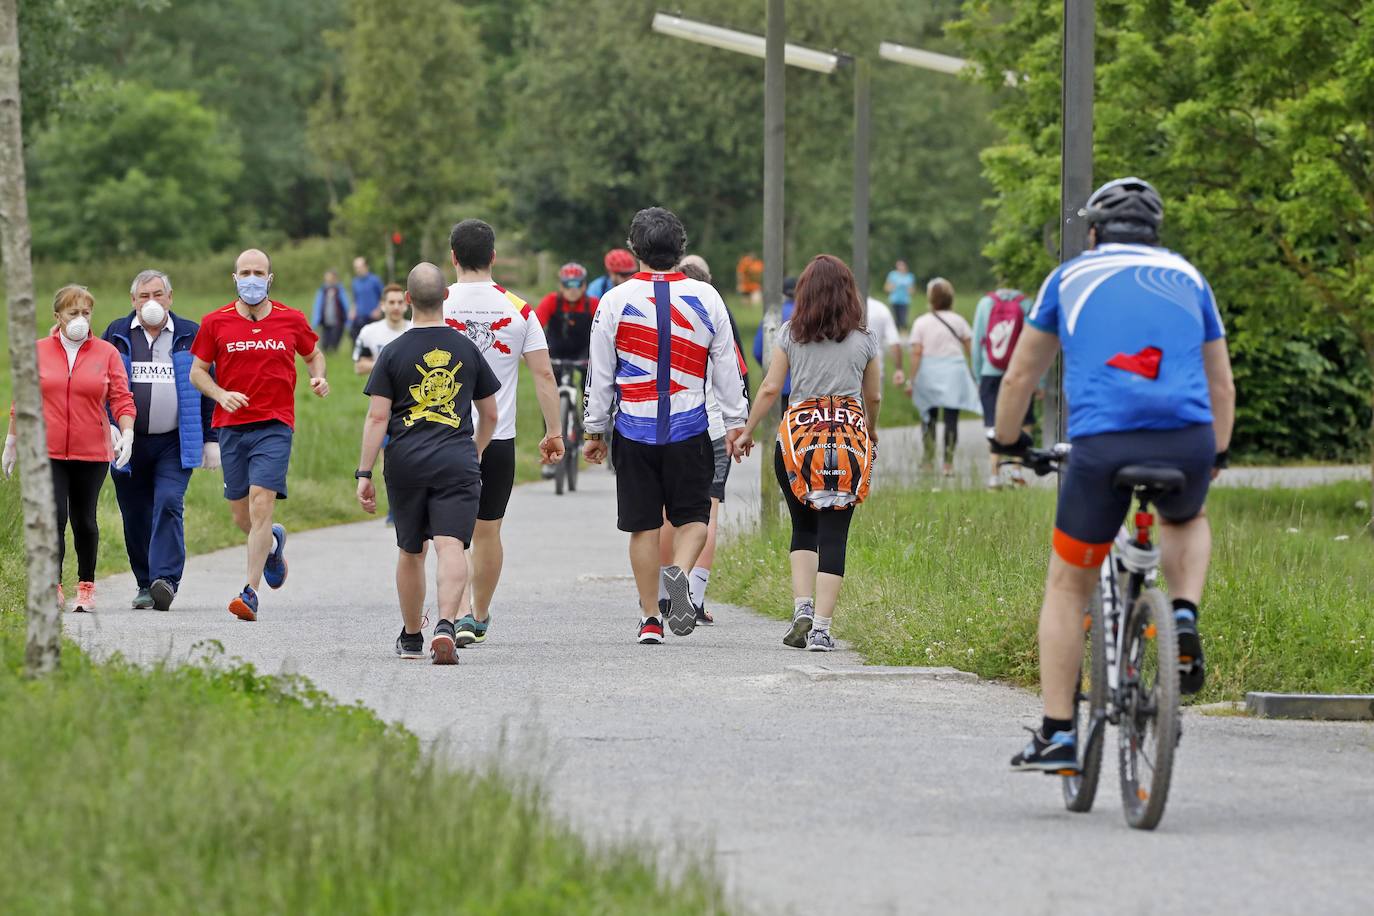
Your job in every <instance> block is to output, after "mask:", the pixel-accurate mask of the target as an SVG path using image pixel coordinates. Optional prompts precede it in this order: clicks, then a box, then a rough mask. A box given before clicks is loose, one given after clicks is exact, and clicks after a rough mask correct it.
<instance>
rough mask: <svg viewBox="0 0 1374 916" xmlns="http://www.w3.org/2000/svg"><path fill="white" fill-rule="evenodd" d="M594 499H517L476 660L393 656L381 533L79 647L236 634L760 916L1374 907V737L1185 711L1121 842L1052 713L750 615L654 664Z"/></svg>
mask: <svg viewBox="0 0 1374 916" xmlns="http://www.w3.org/2000/svg"><path fill="white" fill-rule="evenodd" d="M754 479H755V478H754V477H753V475H752V474H741V475H739V476H738V478H737V479H736V485H737V486H738V487H740V488H741V489H743V490H746V491H747V490H748V488H749V486H750V485H751V483H752V482H753V480H754ZM583 482H584V488H583V490H582V491H580V492H578V493H577V494H574V495H570V496H566V497H561V498H559V497H555V496H554V495H553V493H552V487H551V486H549V485H535V486H529V487H523V488H520V489H519V490H518V491H517V493H516V495H515V498H514V500H513V501H512V504H511V509H510V515H509V517H508V522H507V527H506V544H507V561H506V575H505V581H504V583H503V585H502V588H501V591H500V592H499V593H498V596H497V604H496V607H495V611H494V623H493V628H492V632H491V636H490V638H489V640H488V642H487V643H486V644H485V645H483V646H479V647H475V648H472V649H468V650H465V651H464V652H463V653H462V662H461V664H460V665H459V666H457V667H456V668H436V667H433V666H431V665H429V664H427V663H418V662H403V661H401V660H399V659H397V658H396V657H395V655H394V654H393V653H392V643H393V641H394V639H395V636H396V633H397V631H398V627H399V623H398V617H399V615H398V612H397V610H396V605H395V596H394V591H393V585H392V569H393V560H394V547H393V543H394V542H393V541H392V540H391V532H390V531H389V530H388V529H386V528H384V527H383V526H382V525H381V523H380V522H375V521H374V522H368V523H362V524H356V525H348V526H342V527H337V528H332V529H327V530H323V531H317V532H311V533H299V534H293V535H292V536H291V538H290V542H289V545H288V554H287V555H288V558H289V561H290V570H291V571H290V578H289V580H288V582H287V584H286V587H285V588H284V589H283V590H282V591H280V592H269V593H266V594H265V595H264V597H263V607H262V617H261V619H260V621H259V622H258V623H255V624H248V623H241V622H239V621H237V620H235V619H233V618H232V617H231V616H230V615H229V613H228V611H227V610H225V604H226V602H227V601H228V599H229V598H230V596H231V595H232V594H234V593H235V592H236V591H237V589H238V587H239V585H240V583H241V579H240V568H241V563H242V556H243V553H242V550H241V549H239V550H230V551H223V552H220V553H216V554H211V555H207V556H204V557H199V558H195V559H193V560H192V561H191V563H190V566H189V568H188V569H187V574H186V582H185V585H184V587H183V590H182V594H181V596H180V597H179V599H178V602H177V606H176V608H175V609H174V610H173V612H172V613H170V614H158V613H156V612H153V611H131V610H127V609H119V608H117V607H116V604H117V603H119V601H117V599H125V598H127V597H131V596H132V592H133V584H132V581H131V579H130V578H129V577H128V576H117V577H114V578H111V579H109V580H106V581H104V582H103V583H102V584H101V601H102V607H103V608H104V610H102V611H101V612H100V613H99V614H97V615H93V616H90V617H84V616H78V615H69V616H68V617H67V618H66V623H67V630H68V633H69V634H70V635H72V636H73V637H75V638H77V639H78V640H80V641H81V642H82V643H83V644H85V645H86V646H88V647H89V648H91V649H92V650H94V651H95V652H97V653H98V654H99V653H108V652H113V651H121V652H124V653H125V654H126V655H128V656H130V657H132V658H135V659H138V660H140V661H153V660H156V659H160V658H166V657H171V658H173V659H176V658H182V657H185V656H186V655H187V653H188V652H190V651H191V648H192V646H193V645H194V644H195V643H196V642H198V641H200V640H205V639H217V640H219V641H221V642H222V643H223V645H224V648H225V650H226V652H227V653H228V654H229V655H231V656H239V657H242V658H244V659H248V660H250V661H252V662H254V663H255V664H257V665H258V666H259V667H260V668H261V669H262V670H265V671H270V672H275V671H282V670H285V671H290V672H298V673H301V674H304V675H306V676H308V677H310V678H311V679H312V680H313V681H314V682H315V683H316V684H318V685H319V686H320V687H322V688H324V689H325V690H328V691H329V692H330V693H332V694H333V695H334V696H336V697H338V698H340V699H342V700H345V701H353V700H359V701H362V702H364V703H366V704H367V705H369V706H371V707H372V708H374V709H375V710H377V711H378V712H379V713H380V714H381V715H382V716H383V717H385V718H387V719H389V720H398V721H401V722H403V723H404V724H405V725H406V726H407V727H409V728H411V729H412V730H414V731H415V732H416V733H418V734H419V735H421V736H423V737H424V738H426V739H433V740H435V741H437V742H439V743H440V744H441V746H442V747H444V748H445V750H446V752H447V753H449V754H450V755H451V756H452V757H453V758H454V759H456V760H458V761H461V762H464V763H471V764H475V765H481V764H484V763H488V762H490V761H492V760H495V759H498V758H499V759H500V760H501V761H502V764H501V765H502V766H505V767H507V768H510V769H518V770H520V771H521V772H524V773H533V774H537V775H539V776H541V777H542V778H543V779H544V780H545V784H546V786H547V788H548V789H549V792H550V797H551V800H552V804H553V806H554V808H555V810H556V811H558V812H559V813H560V814H562V815H563V816H565V817H567V818H569V819H570V820H571V821H572V822H573V823H574V824H575V825H576V826H577V827H578V828H579V829H580V830H582V831H583V832H584V833H585V834H587V835H589V836H592V837H598V838H621V839H623V838H625V837H627V836H636V837H650V838H653V839H654V840H656V841H657V842H658V843H659V844H660V845H661V846H662V847H663V848H665V849H667V850H668V852H667V853H665V859H667V861H668V862H669V863H670V864H671V862H672V861H674V858H673V857H674V855H675V854H676V853H675V852H674V850H681V849H686V850H689V851H691V852H693V853H695V854H698V855H706V856H711V855H713V856H714V858H715V861H716V863H717V864H718V866H719V868H720V871H721V873H722V874H723V875H724V877H725V880H726V881H727V883H728V886H729V888H730V890H731V892H732V893H733V894H734V895H736V897H737V899H738V900H739V901H740V902H741V903H742V904H743V905H744V906H745V907H746V908H748V909H750V910H753V911H756V912H766V913H789V912H790V913H799V914H812V913H815V914H832V913H833V914H884V913H938V914H947V913H979V914H981V913H993V914H998V916H1003V914H1008V913H1015V914H1042V913H1043V914H1054V916H1066V914H1080V913H1081V914H1097V913H1103V912H1114V913H1122V914H1150V913H1187V914H1190V916H1195V914H1237V913H1245V914H1261V913H1266V914H1267V913H1292V914H1310V913H1321V914H1347V913H1348V914H1368V913H1370V912H1371V910H1374V869H1371V868H1370V861H1371V856H1372V855H1374V726H1371V725H1368V724H1319V723H1305V722H1276V721H1261V720H1248V719H1241V718H1221V717H1212V716H1203V715H1199V714H1194V713H1188V714H1187V715H1186V716H1185V723H1186V724H1185V729H1186V732H1185V737H1184V740H1183V744H1182V747H1181V750H1180V754H1179V757H1178V762H1177V768H1176V776H1175V782H1174V787H1173V791H1172V793H1171V797H1170V802H1169V808H1168V812H1167V814H1166V815H1165V819H1164V822H1163V824H1162V825H1161V828H1160V829H1159V830H1158V831H1157V832H1155V833H1153V834H1146V833H1139V832H1135V831H1132V830H1130V829H1129V828H1127V827H1126V826H1125V824H1124V822H1123V820H1122V818H1121V814H1120V801H1119V794H1118V792H1117V789H1116V783H1115V780H1114V777H1113V775H1112V774H1113V771H1110V770H1109V771H1108V775H1107V776H1106V777H1104V780H1103V784H1102V788H1101V790H1100V793H1099V796H1098V806H1097V809H1096V810H1095V811H1094V812H1093V813H1091V814H1089V815H1071V814H1069V813H1067V812H1065V811H1064V809H1063V806H1062V804H1061V802H1060V795H1059V786H1058V782H1057V780H1054V779H1050V778H1046V777H1042V776H1038V775H1019V774H1012V773H1010V772H1008V771H1007V770H1006V761H1007V759H1008V758H1009V757H1010V756H1011V754H1012V753H1013V752H1015V751H1016V750H1017V749H1018V748H1019V747H1020V745H1021V744H1022V742H1023V740H1024V738H1025V733H1024V732H1022V731H1021V728H1020V727H1021V726H1023V725H1032V724H1034V723H1036V721H1037V715H1038V703H1037V701H1036V698H1035V697H1034V696H1033V695H1032V694H1030V693H1027V692H1025V691H1022V690H1018V689H1014V688H1011V687H1007V686H1004V685H1000V684H993V683H953V682H949V681H941V682H935V681H917V682H905V683H895V684H894V683H872V682H855V681H849V682H812V681H809V680H806V679H804V678H802V677H800V676H798V675H797V674H795V673H791V672H789V670H788V666H790V665H796V664H800V663H810V662H816V661H824V662H826V663H829V664H856V663H858V661H859V660H858V658H857V657H856V656H855V655H854V654H853V653H851V652H849V651H841V652H837V653H834V654H832V655H830V656H816V655H808V654H806V653H802V652H799V651H796V650H790V649H787V648H785V647H784V646H782V644H781V642H780V639H781V636H782V632H783V627H782V626H781V625H780V624H779V622H778V621H776V620H772V619H765V618H763V617H761V616H758V615H756V614H753V613H751V612H748V611H744V610H740V609H735V608H727V607H717V608H716V617H717V621H718V624H717V626H715V627H714V628H702V629H699V630H698V631H697V632H696V633H695V634H693V635H692V636H691V637H688V638H675V637H671V636H670V637H669V641H668V643H667V644H666V645H663V646H659V647H641V646H638V645H636V644H635V643H634V631H635V626H636V623H637V620H638V618H637V614H636V610H635V607H634V602H633V597H632V589H631V585H630V583H629V582H628V581H626V580H625V578H624V576H625V574H626V573H627V572H628V570H627V561H626V558H625V542H626V539H625V537H624V536H623V535H621V534H619V533H617V532H616V531H615V528H614V518H613V516H614V508H613V497H612V487H613V483H612V478H611V477H610V476H609V475H608V474H606V473H605V472H602V471H592V472H588V473H586V474H585V475H584V478H583ZM348 484H349V482H348V481H344V482H341V484H340V494H341V498H348V497H349V494H350V491H351V487H350V486H349V485H348ZM737 495H738V494H737ZM286 516H287V518H288V519H289V504H288V506H287V508H286ZM779 562H782V558H779ZM913 585H918V583H914V584H913ZM849 587H850V588H854V587H861V583H860V582H858V581H855V582H853V583H851V585H850V586H849ZM1027 613H1031V609H1029V608H1028V609H1027ZM1109 762H1110V756H1109ZM266 764H267V765H268V766H270V761H268V762H266ZM366 790H367V789H366V787H364V786H361V785H360V791H366Z"/></svg>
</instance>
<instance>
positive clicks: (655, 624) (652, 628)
mask: <svg viewBox="0 0 1374 916" xmlns="http://www.w3.org/2000/svg"><path fill="white" fill-rule="evenodd" d="M662 643H663V621H662V620H660V619H659V618H657V617H647V618H645V619H643V620H641V621H640V622H639V644H640V645H641V646H657V645H661V644H662Z"/></svg>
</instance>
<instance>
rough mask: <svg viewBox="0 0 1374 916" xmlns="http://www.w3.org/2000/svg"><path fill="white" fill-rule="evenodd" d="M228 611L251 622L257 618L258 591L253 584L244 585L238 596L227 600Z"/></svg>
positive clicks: (240, 618)
mask: <svg viewBox="0 0 1374 916" xmlns="http://www.w3.org/2000/svg"><path fill="white" fill-rule="evenodd" d="M229 613H231V614H233V615H234V616H235V617H237V618H238V619H239V620H247V621H249V622H252V621H254V620H257V619H258V593H257V592H256V591H254V590H253V586H251V585H245V586H244V587H243V591H242V592H240V593H239V596H238V597H237V598H235V599H234V600H232V601H230V602H229Z"/></svg>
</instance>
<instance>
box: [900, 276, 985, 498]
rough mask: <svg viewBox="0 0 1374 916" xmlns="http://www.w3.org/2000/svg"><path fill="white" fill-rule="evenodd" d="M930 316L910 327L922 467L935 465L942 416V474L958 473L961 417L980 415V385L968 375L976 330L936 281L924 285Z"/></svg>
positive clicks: (946, 285)
mask: <svg viewBox="0 0 1374 916" xmlns="http://www.w3.org/2000/svg"><path fill="white" fill-rule="evenodd" d="M926 300H927V301H928V302H929V303H930V311H928V312H926V313H925V314H924V315H922V316H921V317H920V318H917V319H916V320H915V321H914V322H912V324H911V337H910V345H911V384H910V386H909V390H910V391H911V399H912V401H913V402H914V403H915V405H916V410H917V412H919V413H920V415H921V439H922V442H923V445H924V447H923V449H922V451H921V468H922V469H923V470H931V469H933V468H934V465H935V423H936V421H937V420H938V419H939V415H940V412H941V411H944V421H945V439H944V473H945V476H946V477H950V476H952V475H953V474H954V448H955V446H956V445H958V442H959V412H960V411H961V410H967V411H970V412H971V413H975V414H978V415H979V416H982V413H983V408H982V405H981V404H980V403H979V401H978V386H977V385H975V384H974V382H973V376H972V375H970V374H969V368H968V359H969V352H970V351H969V344H970V341H972V340H973V329H972V328H971V327H969V324H968V322H967V321H965V320H964V317H963V316H962V315H959V314H958V313H956V312H955V311H954V308H953V306H954V286H953V284H951V283H950V282H949V281H948V280H946V279H945V278H943V277H936V278H935V279H934V280H931V281H930V283H929V284H928V285H927V286H926Z"/></svg>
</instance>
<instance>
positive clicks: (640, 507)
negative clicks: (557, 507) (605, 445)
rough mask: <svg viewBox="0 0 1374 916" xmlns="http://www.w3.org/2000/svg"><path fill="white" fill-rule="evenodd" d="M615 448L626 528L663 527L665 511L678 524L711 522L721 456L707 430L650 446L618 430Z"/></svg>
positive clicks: (618, 504)
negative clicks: (712, 488) (682, 438)
mask: <svg viewBox="0 0 1374 916" xmlns="http://www.w3.org/2000/svg"><path fill="white" fill-rule="evenodd" d="M612 447H613V448H614V450H615V498H616V509H617V516H618V519H617V525H618V527H619V528H620V530H621V531H630V532H634V531H657V530H658V529H659V528H662V527H663V517H664V516H665V515H666V516H667V517H668V522H669V524H671V525H672V526H673V527H674V528H679V527H681V526H683V525H690V524H691V523H692V522H701V523H702V524H705V523H707V522H709V521H710V520H711V481H712V479H713V478H714V477H715V474H716V459H715V452H714V450H713V449H712V447H711V437H710V436H708V435H707V434H706V433H701V434H699V435H696V436H693V437H692V438H690V439H684V440H682V441H681V442H670V443H668V444H667V445H647V444H645V443H643V442H635V441H634V440H633V439H627V438H625V437H624V436H622V435H621V434H620V433H619V432H617V433H616V434H615V441H614V443H613V446H612Z"/></svg>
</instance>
